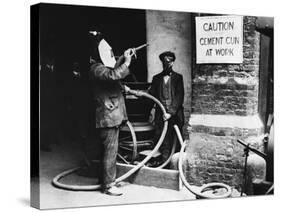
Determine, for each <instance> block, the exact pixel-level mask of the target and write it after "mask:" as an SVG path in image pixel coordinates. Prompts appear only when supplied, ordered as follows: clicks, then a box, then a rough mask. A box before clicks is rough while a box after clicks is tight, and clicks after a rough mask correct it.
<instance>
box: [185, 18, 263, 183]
mask: <svg viewBox="0 0 281 212" xmlns="http://www.w3.org/2000/svg"><path fill="white" fill-rule="evenodd" d="M243 21H244V29H243V30H244V43H243V58H244V59H243V63H242V64H194V69H193V76H192V115H191V119H190V124H191V126H192V128H193V129H192V133H191V136H190V144H189V148H188V152H189V163H190V164H191V167H190V170H188V172H189V174H188V176H187V177H188V180H189V181H190V182H193V183H194V184H196V185H202V184H203V183H207V182H213V181H220V182H225V183H227V184H229V185H231V186H235V187H237V188H238V187H239V185H240V184H241V183H242V171H243V169H242V168H243V163H244V158H243V147H242V146H241V145H240V144H238V143H237V142H236V139H237V138H242V139H246V140H249V141H251V142H252V144H253V145H255V146H256V147H259V148H262V146H263V145H262V141H261V139H259V138H258V137H259V136H260V135H261V134H262V133H263V124H262V122H261V120H260V118H259V115H258V88H259V54H260V53H259V52H260V45H259V43H260V35H259V33H258V32H257V31H255V21H256V18H255V17H248V16H247V17H246V16H245V17H244V19H243Z"/></svg>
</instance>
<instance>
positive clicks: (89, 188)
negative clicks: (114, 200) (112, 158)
mask: <svg viewBox="0 0 281 212" xmlns="http://www.w3.org/2000/svg"><path fill="white" fill-rule="evenodd" d="M130 93H131V94H133V95H136V96H138V97H141V96H144V97H147V98H149V99H151V100H152V101H154V102H155V103H156V104H157V105H158V106H159V107H160V109H161V111H162V112H163V115H164V114H166V110H165V108H164V106H163V105H162V104H161V103H160V101H159V100H158V99H156V98H155V97H153V96H151V95H150V94H147V93H144V92H141V91H134V90H131V91H130ZM167 129H168V120H166V119H165V120H164V127H163V130H162V133H161V136H160V138H159V140H158V142H157V144H156V146H155V147H154V148H153V150H152V151H151V152H150V154H149V155H147V156H146V157H145V158H144V159H143V160H142V161H141V162H140V163H139V164H137V165H136V166H135V167H134V168H132V169H131V170H129V171H128V172H127V173H125V174H124V175H122V176H120V177H119V178H117V179H116V180H115V183H118V182H121V181H123V180H125V179H126V178H128V177H130V176H131V175H132V174H134V173H135V172H136V171H138V170H139V169H140V168H141V167H142V166H144V165H145V164H146V163H147V162H148V161H149V160H150V159H151V158H152V156H153V155H154V154H155V153H156V152H157V151H158V149H159V148H160V146H161V145H162V143H163V140H164V138H165V135H166V132H167ZM82 168H84V167H75V168H72V169H69V170H66V171H64V172H62V173H60V174H58V175H57V176H55V177H54V178H53V180H52V184H53V185H54V186H55V187H57V188H61V189H65V190H72V191H93V190H98V189H100V188H101V185H100V184H97V185H85V186H81V185H68V184H64V183H61V182H59V180H60V179H62V178H64V177H66V176H67V175H70V174H72V173H74V172H77V171H78V170H80V169H82Z"/></svg>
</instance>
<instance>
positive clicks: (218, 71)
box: [192, 16, 260, 115]
mask: <svg viewBox="0 0 281 212" xmlns="http://www.w3.org/2000/svg"><path fill="white" fill-rule="evenodd" d="M255 20H256V18H255V17H248V16H247V17H244V20H243V21H244V37H243V40H244V42H243V58H244V59H243V64H229V65H228V64H219V65H212V64H194V65H193V73H192V74H193V76H192V78H193V79H192V80H193V83H192V113H197V114H232V115H253V114H256V113H257V111H258V108H257V106H258V87H259V84H258V77H259V50H260V46H259V36H260V35H259V33H258V32H256V31H255Z"/></svg>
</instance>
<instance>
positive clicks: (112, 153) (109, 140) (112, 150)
mask: <svg viewBox="0 0 281 212" xmlns="http://www.w3.org/2000/svg"><path fill="white" fill-rule="evenodd" d="M97 135H98V139H99V142H100V146H101V156H100V181H101V184H102V189H106V188H109V187H111V186H112V183H113V182H114V181H115V178H116V159H117V152H118V137H119V126H118V127H111V128H99V129H97Z"/></svg>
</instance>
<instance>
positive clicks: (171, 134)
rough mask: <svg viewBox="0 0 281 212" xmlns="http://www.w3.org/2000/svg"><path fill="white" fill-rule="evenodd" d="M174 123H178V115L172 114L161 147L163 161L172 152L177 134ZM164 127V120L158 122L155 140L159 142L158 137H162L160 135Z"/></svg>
mask: <svg viewBox="0 0 281 212" xmlns="http://www.w3.org/2000/svg"><path fill="white" fill-rule="evenodd" d="M174 124H177V121H176V116H172V117H171V118H170V119H169V120H168V129H167V133H166V136H165V138H164V140H163V143H162V145H161V147H160V149H159V150H160V152H161V155H162V160H163V162H164V161H166V160H167V159H168V158H169V156H170V153H171V149H172V146H173V142H174V138H175V136H176V134H175V130H174V127H173V126H174ZM162 129H163V122H159V123H158V124H156V129H155V138H154V142H157V141H158V139H159V138H160V135H161V133H162ZM177 147H179V145H178V143H177Z"/></svg>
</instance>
